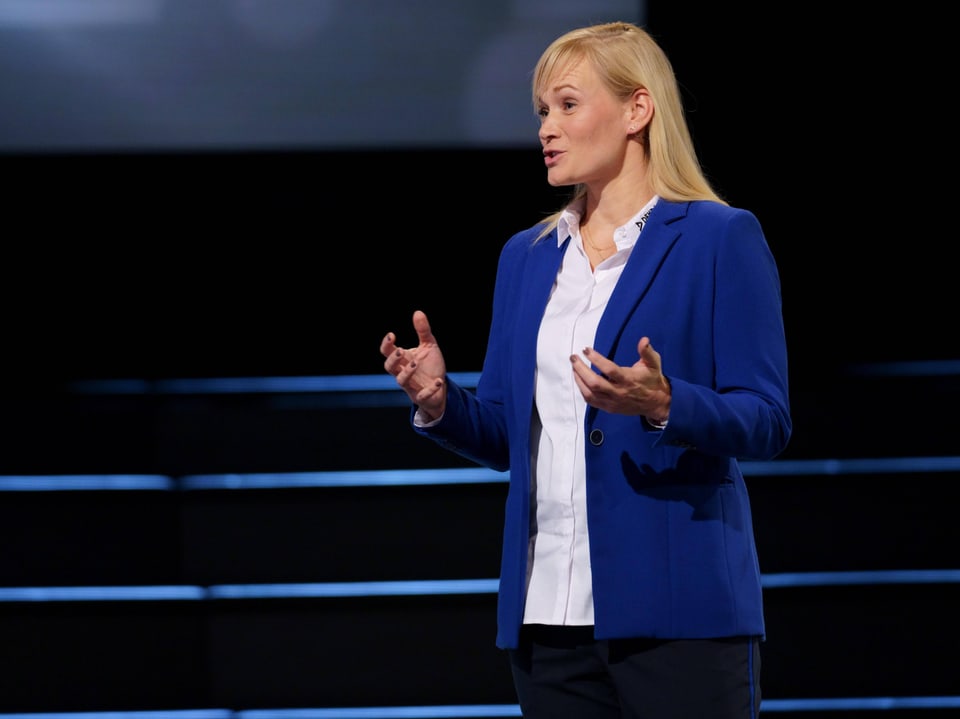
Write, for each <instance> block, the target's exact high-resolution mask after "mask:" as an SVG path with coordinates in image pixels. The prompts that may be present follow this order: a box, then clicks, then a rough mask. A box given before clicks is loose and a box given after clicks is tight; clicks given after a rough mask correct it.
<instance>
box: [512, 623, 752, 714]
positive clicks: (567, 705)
mask: <svg viewBox="0 0 960 719" xmlns="http://www.w3.org/2000/svg"><path fill="white" fill-rule="evenodd" d="M508 654H509V657H510V667H511V670H512V672H513V681H514V686H515V687H516V691H517V698H518V699H519V702H520V710H521V712H522V714H523V716H524V719H755V717H757V716H758V715H759V713H760V641H759V639H758V638H757V637H731V638H724V639H677V640H660V639H613V640H596V639H594V638H593V627H548V626H543V625H525V626H524V627H523V630H522V631H521V634H520V646H519V647H518V648H517V649H515V650H510V651H509V652H508Z"/></svg>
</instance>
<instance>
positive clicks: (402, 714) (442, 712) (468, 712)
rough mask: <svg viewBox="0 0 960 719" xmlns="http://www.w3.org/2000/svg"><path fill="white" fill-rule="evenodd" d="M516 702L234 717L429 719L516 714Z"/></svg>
mask: <svg viewBox="0 0 960 719" xmlns="http://www.w3.org/2000/svg"><path fill="white" fill-rule="evenodd" d="M518 716H523V715H522V714H521V713H520V707H519V705H517V704H461V705H448V706H410V707H343V708H332V709H248V710H246V711H239V712H237V719H432V718H433V717H441V718H443V717H518Z"/></svg>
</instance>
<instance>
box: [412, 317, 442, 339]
mask: <svg viewBox="0 0 960 719" xmlns="http://www.w3.org/2000/svg"><path fill="white" fill-rule="evenodd" d="M413 328H414V329H415V330H416V331H417V337H419V338H420V344H436V343H437V341H436V339H435V338H434V336H433V331H432V330H431V329H430V322H429V321H428V320H427V315H426V314H425V313H424V312H423V311H422V310H417V311H415V312H414V313H413Z"/></svg>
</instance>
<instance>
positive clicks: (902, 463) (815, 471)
mask: <svg viewBox="0 0 960 719" xmlns="http://www.w3.org/2000/svg"><path fill="white" fill-rule="evenodd" d="M740 468H741V469H742V470H743V473H744V475H746V476H781V477H782V476H795V475H836V474H898V473H900V472H956V471H958V470H960V457H878V458H858V459H783V460H777V459H774V460H770V461H768V462H761V461H755V462H741V463H740Z"/></svg>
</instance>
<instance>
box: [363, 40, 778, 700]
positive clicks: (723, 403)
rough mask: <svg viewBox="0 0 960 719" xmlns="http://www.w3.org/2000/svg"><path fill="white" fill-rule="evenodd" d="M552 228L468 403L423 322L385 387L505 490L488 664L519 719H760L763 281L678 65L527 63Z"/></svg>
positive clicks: (769, 313)
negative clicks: (756, 468)
mask: <svg viewBox="0 0 960 719" xmlns="http://www.w3.org/2000/svg"><path fill="white" fill-rule="evenodd" d="M533 96H534V106H535V109H536V111H537V113H538V114H539V116H540V121H541V122H540V131H539V137H540V142H541V145H542V147H543V156H544V163H545V165H546V170H547V181H548V182H549V183H550V184H551V185H554V186H572V187H574V194H573V196H572V199H571V200H570V202H569V203H568V204H567V205H566V206H565V207H564V208H562V209H561V210H560V211H558V212H556V213H555V214H553V215H551V216H550V217H548V218H546V219H545V220H544V221H543V222H541V223H538V224H537V225H536V226H534V227H531V228H529V229H526V230H524V231H522V232H519V233H517V234H516V235H514V236H513V237H511V238H510V239H509V241H508V242H507V243H506V245H505V246H504V248H503V250H502V252H501V256H500V260H499V264H498V268H497V275H496V284H495V288H494V299H493V313H492V321H491V327H490V330H489V337H488V344H487V349H486V356H485V358H484V363H483V367H482V372H481V375H480V379H479V382H478V384H477V388H476V391H475V392H472V391H468V390H466V389H464V388H463V387H460V386H458V385H457V384H456V383H455V382H454V381H452V380H451V379H450V378H449V377H447V376H446V366H445V363H444V359H443V354H442V352H441V350H440V348H439V346H438V344H437V342H436V339H435V338H434V336H433V334H432V331H431V327H430V324H429V321H428V319H427V317H426V316H425V315H424V313H423V312H420V311H416V312H414V315H413V324H414V328H415V330H416V332H417V336H418V344H417V346H415V347H410V348H404V347H400V346H398V345H397V343H396V342H397V339H396V335H395V334H394V333H392V332H391V333H388V334H387V335H386V337H385V338H384V339H383V341H382V343H381V345H380V351H381V353H382V354H383V356H384V357H385V362H384V367H385V369H386V371H387V372H388V373H390V374H391V375H393V376H394V377H395V378H396V381H397V383H398V385H399V386H400V387H401V388H403V389H404V390H405V391H406V393H407V395H408V396H409V397H410V399H411V400H412V402H413V403H414V405H415V406H414V408H413V412H412V422H413V426H414V428H415V429H416V431H417V432H419V433H420V434H422V435H424V436H427V437H430V438H431V439H433V440H435V441H436V442H438V443H439V444H440V445H442V446H444V447H446V448H448V449H450V450H452V451H454V452H456V453H458V454H460V455H462V456H464V457H467V458H469V459H471V460H473V461H475V462H477V463H479V464H481V465H484V466H487V467H491V468H494V469H497V470H509V471H510V487H509V493H508V498H507V503H506V509H505V525H504V536H503V548H502V552H503V554H502V563H501V574H500V588H499V596H498V610H497V611H498V631H497V645H498V646H499V647H501V648H504V649H506V650H508V654H509V657H510V663H511V669H512V672H513V678H514V683H515V687H516V690H517V695H518V699H519V702H520V706H521V709H522V712H523V716H524V717H527V718H528V719H531V718H532V719H537V718H549V719H555V718H556V717H564V718H565V719H568V718H569V719H576V718H579V717H598V718H599V717H610V718H611V719H612V718H614V717H616V718H618V719H619V718H622V717H636V718H637V719H639V718H640V717H643V719H651V718H655V717H662V718H663V719H667V718H668V717H669V719H676V718H677V717H696V718H698V719H700V718H705V717H709V718H710V719H725V718H727V717H730V718H733V717H738V718H739V717H755V716H756V715H757V713H758V712H759V709H760V690H759V672H760V655H759V647H760V642H761V641H762V640H763V638H764V619H763V605H762V592H761V583H760V569H759V564H758V559H757V552H756V547H755V544H754V537H753V527H752V521H751V516H750V503H749V498H748V495H747V490H746V486H745V484H744V480H743V475H742V473H741V470H740V467H739V465H738V459H744V458H751V459H770V458H772V457H775V456H776V455H777V454H779V453H780V452H781V451H782V450H783V449H784V447H785V446H786V444H787V442H788V440H789V438H790V434H791V429H792V424H791V419H790V412H789V402H788V388H787V357H786V342H785V337H784V328H783V319H782V313H781V300H780V280H779V275H778V271H777V268H776V264H775V261H774V259H773V257H772V255H771V252H770V250H769V248H768V245H767V243H766V240H765V238H764V235H763V232H762V230H761V227H760V225H759V223H758V221H757V219H756V218H755V217H754V215H753V214H751V213H750V212H748V211H746V210H742V209H737V208H733V207H730V206H729V205H728V204H727V203H726V202H725V201H724V200H723V199H721V198H720V197H719V196H718V195H717V193H716V192H715V191H714V190H713V189H712V188H711V186H710V184H709V182H708V181H707V179H706V178H705V176H704V174H703V172H702V170H701V167H700V164H699V160H698V158H697V156H696V153H695V150H694V147H693V143H692V140H691V137H690V133H689V130H688V128H687V125H686V122H685V118H684V115H683V108H682V102H681V98H680V94H679V90H678V86H677V82H676V79H675V77H674V74H673V70H672V67H671V65H670V62H669V61H668V59H667V58H666V56H665V55H664V53H663V52H662V50H661V49H660V47H659V46H658V45H657V44H656V42H655V41H654V40H653V39H652V38H651V36H650V35H649V34H648V33H646V32H645V31H644V30H643V29H641V28H639V27H637V26H635V25H632V24H628V23H622V22H613V23H606V24H601V25H596V26H592V27H586V28H581V29H577V30H573V31H571V32H569V33H567V34H565V35H563V36H561V37H559V38H558V39H556V40H555V41H554V42H553V43H552V44H551V45H550V46H549V47H548V48H547V49H546V50H545V51H544V53H543V55H542V56H541V58H540V60H539V61H538V63H537V66H536V68H535V72H534V78H533Z"/></svg>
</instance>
